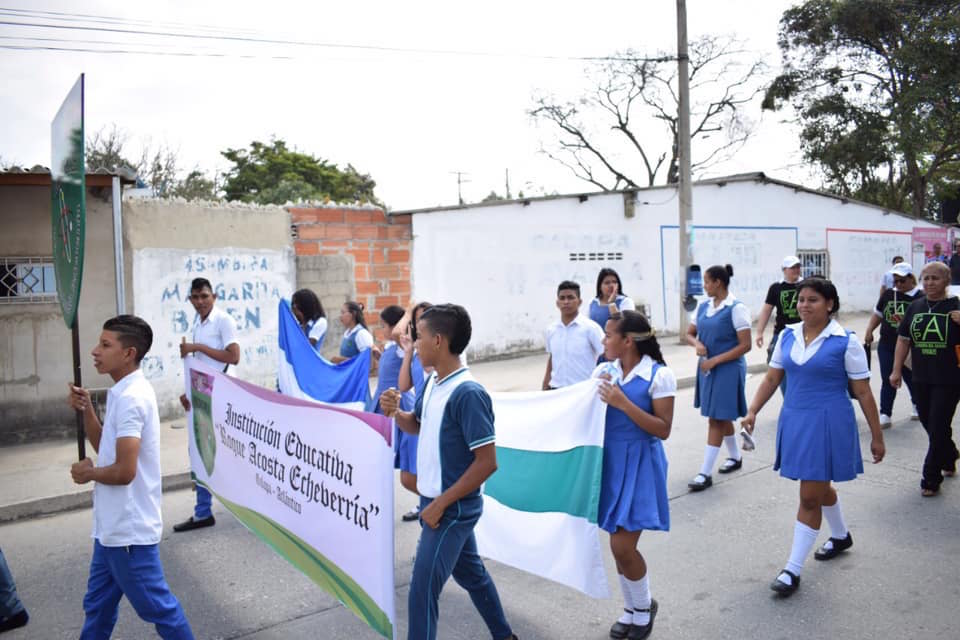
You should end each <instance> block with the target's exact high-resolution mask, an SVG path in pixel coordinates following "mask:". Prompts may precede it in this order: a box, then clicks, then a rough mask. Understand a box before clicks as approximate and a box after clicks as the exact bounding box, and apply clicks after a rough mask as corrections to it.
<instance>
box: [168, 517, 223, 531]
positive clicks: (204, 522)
mask: <svg viewBox="0 0 960 640" xmlns="http://www.w3.org/2000/svg"><path fill="white" fill-rule="evenodd" d="M215 524H217V520H216V519H215V518H214V517H213V516H210V517H209V518H201V519H199V520H197V519H196V518H194V517H193V516H190V518H189V519H188V520H184V521H183V522H181V523H180V524H175V525H173V530H174V531H175V532H176V533H180V532H182V531H193V530H194V529H202V528H204V527H212V526H213V525H215Z"/></svg>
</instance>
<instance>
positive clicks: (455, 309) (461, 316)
mask: <svg viewBox="0 0 960 640" xmlns="http://www.w3.org/2000/svg"><path fill="white" fill-rule="evenodd" d="M420 319H421V320H423V321H424V322H425V323H426V325H427V326H428V327H430V330H431V331H433V332H434V333H435V334H437V335H440V336H444V337H446V339H447V341H448V342H449V343H450V353H452V354H454V355H460V354H461V353H463V350H464V349H466V348H467V345H468V344H470V336H471V335H472V333H473V327H472V326H471V324H470V314H469V313H467V310H466V309H464V308H463V307H461V306H460V305H458V304H436V305H433V306H432V307H430V308H429V309H427V310H426V311H424V312H423V315H421V316H420Z"/></svg>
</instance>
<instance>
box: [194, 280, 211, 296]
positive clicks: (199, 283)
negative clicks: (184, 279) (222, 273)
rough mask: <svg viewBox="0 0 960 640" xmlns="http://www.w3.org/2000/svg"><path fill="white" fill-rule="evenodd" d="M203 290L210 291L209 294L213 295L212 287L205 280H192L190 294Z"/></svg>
mask: <svg viewBox="0 0 960 640" xmlns="http://www.w3.org/2000/svg"><path fill="white" fill-rule="evenodd" d="M204 289H210V293H213V285H211V284H210V281H209V280H207V279H206V278H194V279H193V282H191V283H190V291H191V292H193V291H203V290H204Z"/></svg>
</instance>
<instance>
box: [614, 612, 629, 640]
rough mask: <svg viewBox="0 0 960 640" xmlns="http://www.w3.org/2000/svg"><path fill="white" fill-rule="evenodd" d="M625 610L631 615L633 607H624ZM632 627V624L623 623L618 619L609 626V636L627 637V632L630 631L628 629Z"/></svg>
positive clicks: (620, 638) (615, 639)
mask: <svg viewBox="0 0 960 640" xmlns="http://www.w3.org/2000/svg"><path fill="white" fill-rule="evenodd" d="M624 611H625V612H627V613H629V614H630V615H633V609H624ZM632 627H633V625H632V624H630V623H627V624H624V623H622V622H620V621H619V620H618V621H616V622H614V623H613V626H612V627H610V637H611V638H613V639H614V640H623V638H626V637H627V634H628V633H630V629H631V628H632Z"/></svg>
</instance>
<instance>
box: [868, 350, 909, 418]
mask: <svg viewBox="0 0 960 640" xmlns="http://www.w3.org/2000/svg"><path fill="white" fill-rule="evenodd" d="M896 348H897V345H896V343H894V344H892V345H888V344H884V342H883V341H882V340H881V341H880V342H878V343H877V360H879V361H880V413H882V414H883V415H886V416H892V415H893V401H894V400H896V399H897V390H896V389H894V388H893V387H891V386H890V372H891V371H893V354H894V352H895V351H896ZM902 371H903V383H904V384H905V385H907V391H909V392H910V402H913V372H912V371H910V369H908V368H907V367H904V368H903V369H902Z"/></svg>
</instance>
